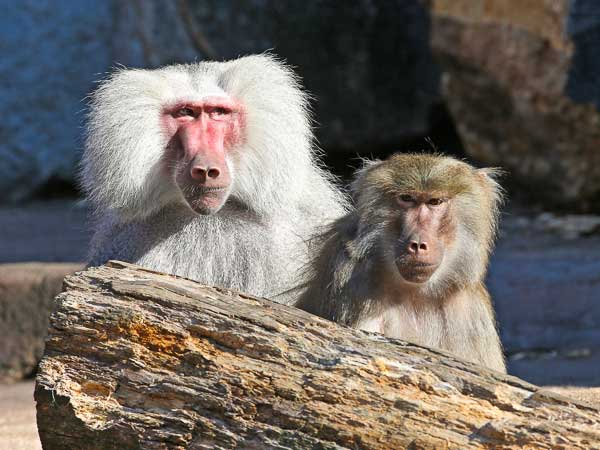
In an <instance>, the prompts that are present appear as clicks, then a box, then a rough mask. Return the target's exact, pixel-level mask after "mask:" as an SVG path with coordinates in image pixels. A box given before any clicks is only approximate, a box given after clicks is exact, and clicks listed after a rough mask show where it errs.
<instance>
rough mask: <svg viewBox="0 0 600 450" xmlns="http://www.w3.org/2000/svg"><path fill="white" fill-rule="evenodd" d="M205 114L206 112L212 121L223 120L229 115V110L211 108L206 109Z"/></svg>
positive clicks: (218, 107) (219, 107)
mask: <svg viewBox="0 0 600 450" xmlns="http://www.w3.org/2000/svg"><path fill="white" fill-rule="evenodd" d="M206 112H208V114H209V115H210V117H212V118H213V119H225V118H226V117H227V116H229V115H230V114H231V109H229V108H226V107H223V106H213V107H211V108H207V110H206Z"/></svg>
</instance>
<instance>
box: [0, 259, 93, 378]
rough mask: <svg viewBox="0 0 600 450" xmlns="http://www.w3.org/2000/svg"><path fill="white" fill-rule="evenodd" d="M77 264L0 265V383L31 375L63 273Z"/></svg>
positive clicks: (73, 269)
mask: <svg viewBox="0 0 600 450" xmlns="http://www.w3.org/2000/svg"><path fill="white" fill-rule="evenodd" d="M81 268H82V265H81V264H60V263H56V264H42V263H22V264H1V265H0V330H2V339H0V383H3V382H9V381H16V380H20V379H22V378H24V377H25V376H28V375H31V374H32V373H33V372H34V370H35V368H36V367H37V364H38V362H39V360H40V358H41V356H42V352H43V350H44V338H45V337H46V332H47V329H48V317H49V315H50V311H51V309H52V306H53V300H54V297H55V296H56V295H57V294H58V293H59V292H60V291H61V288H62V281H63V278H64V277H65V275H67V274H71V273H73V272H75V271H76V270H80V269H81Z"/></svg>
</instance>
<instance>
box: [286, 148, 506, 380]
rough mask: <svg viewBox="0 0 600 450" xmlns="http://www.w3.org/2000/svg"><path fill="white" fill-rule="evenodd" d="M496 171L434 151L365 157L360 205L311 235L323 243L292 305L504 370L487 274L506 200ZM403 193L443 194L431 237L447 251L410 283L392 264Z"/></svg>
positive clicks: (356, 189)
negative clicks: (399, 200) (431, 271)
mask: <svg viewBox="0 0 600 450" xmlns="http://www.w3.org/2000/svg"><path fill="white" fill-rule="evenodd" d="M495 173H496V172H495V171H494V170H492V169H475V168H473V167H471V166H470V165H468V164H466V163H464V162H461V161H458V160H456V159H453V158H450V157H445V156H440V155H429V154H398V155H394V156H392V157H391V158H389V159H388V160H386V161H383V162H381V161H378V162H370V163H367V164H366V165H365V167H364V168H363V169H362V170H361V171H359V172H358V174H357V176H356V179H355V181H354V183H353V185H352V192H353V198H354V202H355V206H356V208H355V210H354V211H352V212H351V213H349V214H347V215H346V216H344V217H342V218H340V219H338V220H337V221H335V222H334V223H332V224H331V225H330V227H329V228H328V229H326V230H324V231H323V232H322V233H321V234H320V235H318V236H316V237H315V242H316V244H317V245H319V246H320V248H321V251H320V253H319V254H318V256H317V257H316V258H315V259H314V260H313V261H312V264H311V265H310V266H309V267H308V270H307V271H308V275H307V279H308V280H309V281H308V282H307V283H306V285H304V286H303V287H302V293H301V295H300V299H299V301H298V302H297V303H296V306H298V307H299V308H302V309H304V310H306V311H309V312H311V313H313V314H317V315H319V316H321V317H324V318H327V319H330V320H334V321H336V322H340V323H343V324H345V325H349V326H352V327H355V328H361V329H365V330H368V331H377V332H381V333H383V334H386V335H388V336H390V337H395V338H401V339H406V340H411V341H414V342H416V343H419V344H422V345H426V346H430V347H437V348H442V349H445V350H448V351H450V352H452V353H454V354H456V355H458V356H461V357H463V358H465V359H467V360H470V361H473V362H477V363H480V364H483V365H486V366H488V367H491V368H493V369H496V370H499V371H505V365H504V358H503V355H502V349H501V345H500V340H499V338H498V333H497V331H496V324H495V319H494V312H493V307H492V303H491V299H490V296H489V294H488V292H487V289H486V287H485V284H484V281H483V280H484V277H485V273H486V270H487V265H488V260H489V254H490V252H491V250H492V246H493V242H494V238H495V234H496V226H497V219H498V207H499V204H500V202H501V190H500V187H499V186H498V184H497V183H496V182H495V181H494V179H493V176H494V175H495ZM402 194H411V195H415V196H419V195H421V196H431V197H439V198H443V199H445V200H447V206H446V208H447V209H445V210H444V211H446V212H445V213H444V216H443V217H442V218H441V219H440V223H439V228H438V230H439V231H438V234H437V236H436V241H437V242H435V244H436V245H438V246H442V247H443V248H444V250H445V253H444V256H443V259H442V262H441V263H440V265H439V266H438V268H437V269H436V270H435V272H434V274H433V275H432V276H431V278H430V279H429V280H427V281H426V282H424V283H407V282H406V280H403V279H402V276H400V275H399V274H398V270H397V268H396V265H395V262H396V260H397V252H396V253H395V251H396V250H395V249H396V248H398V246H399V244H398V242H399V241H400V240H401V236H402V233H403V232H404V231H405V230H403V227H406V225H405V223H404V222H403V217H402V214H403V213H402V211H401V210H400V208H399V207H398V203H397V200H396V199H397V198H398V196H400V195H402Z"/></svg>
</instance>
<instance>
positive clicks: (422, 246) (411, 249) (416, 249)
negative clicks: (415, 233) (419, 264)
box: [408, 241, 427, 255]
mask: <svg viewBox="0 0 600 450" xmlns="http://www.w3.org/2000/svg"><path fill="white" fill-rule="evenodd" d="M426 251H427V242H418V241H410V243H409V244H408V253H411V254H413V255H418V254H419V253H425V252H426Z"/></svg>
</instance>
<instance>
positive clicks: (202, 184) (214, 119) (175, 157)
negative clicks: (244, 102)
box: [163, 96, 244, 214]
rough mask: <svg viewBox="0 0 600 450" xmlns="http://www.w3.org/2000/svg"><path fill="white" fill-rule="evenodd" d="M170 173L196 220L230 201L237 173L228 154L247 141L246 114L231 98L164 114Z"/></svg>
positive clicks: (178, 106) (185, 105)
mask: <svg viewBox="0 0 600 450" xmlns="http://www.w3.org/2000/svg"><path fill="white" fill-rule="evenodd" d="M163 125H164V128H165V131H166V133H167V135H168V139H169V144H168V152H167V158H166V160H167V169H168V170H169V171H170V173H172V174H173V175H174V177H175V181H176V183H177V185H178V187H179V189H180V190H181V193H182V194H183V197H184V199H185V201H186V202H187V204H188V205H189V206H190V208H191V209H192V210H194V211H195V212H197V213H198V214H214V213H216V212H218V211H219V210H220V209H221V207H222V206H223V205H224V204H225V202H226V201H227V198H228V197H229V193H230V192H231V184H232V181H233V172H232V167H231V158H230V156H231V155H230V152H231V151H232V149H234V148H236V147H237V146H238V145H239V144H240V143H241V142H242V140H243V136H242V134H243V129H244V127H243V110H242V107H241V105H240V104H239V103H237V102H235V101H233V100H231V99H229V98H227V97H221V96H219V97H214V98H207V99H204V100H203V101H201V102H183V103H178V104H176V105H173V106H169V107H168V108H165V109H164V111H163Z"/></svg>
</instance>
